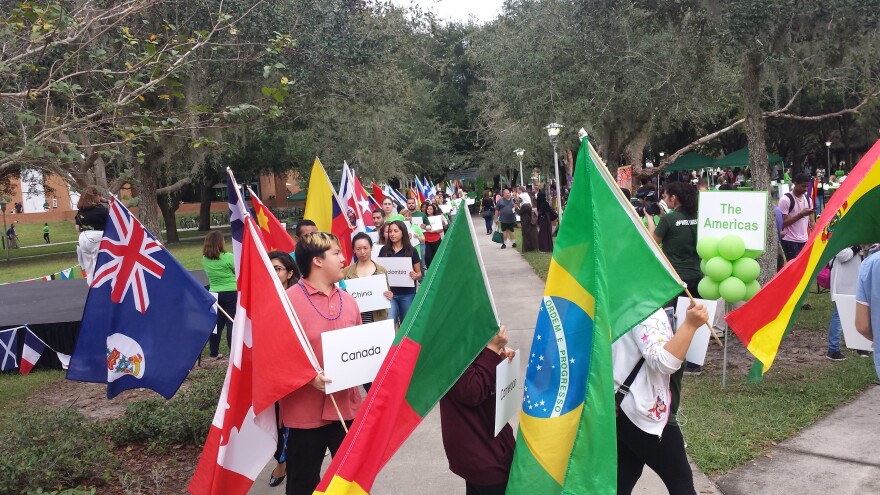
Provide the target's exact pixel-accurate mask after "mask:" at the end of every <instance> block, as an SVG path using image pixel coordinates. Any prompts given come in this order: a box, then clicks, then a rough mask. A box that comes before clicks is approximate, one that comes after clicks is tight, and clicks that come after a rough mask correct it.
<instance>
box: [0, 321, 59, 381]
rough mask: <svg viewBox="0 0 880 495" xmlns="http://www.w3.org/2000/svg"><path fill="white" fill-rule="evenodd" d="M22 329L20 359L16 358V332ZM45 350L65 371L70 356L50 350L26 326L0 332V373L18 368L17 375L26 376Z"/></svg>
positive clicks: (50, 348)
mask: <svg viewBox="0 0 880 495" xmlns="http://www.w3.org/2000/svg"><path fill="white" fill-rule="evenodd" d="M22 328H23V329H24V345H23V346H22V351H21V359H19V357H18V331H19V330H21V329H22ZM46 349H49V350H50V351H52V352H54V353H55V354H56V355H57V356H58V360H59V361H61V366H62V367H63V368H64V369H67V368H68V366H69V365H70V356H69V355H67V354H64V353H63V352H58V351H56V350H55V349H52V347H50V346H49V345H48V344H46V342H44V341H43V339H41V338H39V337H37V334H35V333H34V332H33V330H31V329H30V328H29V327H28V326H27V325H22V326H20V327H15V328H7V329H5V330H0V356H2V357H0V371H12V370H14V369H16V368H18V371H19V373H21V374H22V375H27V374H29V373H30V372H31V370H32V369H33V368H34V366H36V364H37V361H39V360H40V357H41V356H42V355H43V352H45V350H46Z"/></svg>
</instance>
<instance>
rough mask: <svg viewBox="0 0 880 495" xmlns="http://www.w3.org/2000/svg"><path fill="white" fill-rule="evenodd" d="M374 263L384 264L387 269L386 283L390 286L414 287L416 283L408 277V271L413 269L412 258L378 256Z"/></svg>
mask: <svg viewBox="0 0 880 495" xmlns="http://www.w3.org/2000/svg"><path fill="white" fill-rule="evenodd" d="M376 263H379V264H380V265H382V266H384V267H385V269H386V270H388V284H389V285H391V287H415V286H416V283H415V281H414V280H413V279H411V278H409V274H410V272H412V271H413V263H412V258H409V257H403V258H397V257H395V258H390V257H379V258H377V259H376Z"/></svg>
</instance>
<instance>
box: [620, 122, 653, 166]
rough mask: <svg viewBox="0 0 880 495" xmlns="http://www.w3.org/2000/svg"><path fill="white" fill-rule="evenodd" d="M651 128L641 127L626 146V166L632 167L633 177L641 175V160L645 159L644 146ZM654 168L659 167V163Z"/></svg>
mask: <svg viewBox="0 0 880 495" xmlns="http://www.w3.org/2000/svg"><path fill="white" fill-rule="evenodd" d="M650 131H651V127H650V126H648V125H645V126H642V128H641V129H640V130H639V132H638V133H637V134H636V136H635V138H633V140H632V141H630V142H629V144H627V146H626V151H625V154H626V165H632V168H633V169H632V172H633V177H635V176H636V175H641V174H642V160H644V158H645V145H646V144H647V143H648V137H649V136H650V133H651V132H650ZM655 166H658V167H659V166H660V164H659V163H657V164H655Z"/></svg>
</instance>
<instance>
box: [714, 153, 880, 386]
mask: <svg viewBox="0 0 880 495" xmlns="http://www.w3.org/2000/svg"><path fill="white" fill-rule="evenodd" d="M878 186H880V141H878V142H876V143H874V146H872V147H871V149H870V150H869V151H868V153H867V154H866V155H865V156H864V157H863V158H862V159H861V161H859V163H858V164H857V165H856V167H855V168H854V169H853V170H852V172H851V173H850V174H849V175H848V176H847V178H846V180H845V181H844V182H843V184H842V185H841V186H840V189H838V190H837V192H835V193H834V195H832V196H831V200H830V201H828V204H827V205H826V206H825V209H824V210H823V211H822V216H821V217H819V221H818V222H817V223H816V227H815V228H814V229H813V232H812V233H811V234H810V237H809V239H807V244H806V245H805V246H804V248H803V250H802V251H801V253H800V254H799V255H798V256H797V257H796V258H795V259H794V260H792V261H790V262H789V263H788V264H787V265H785V266H784V267H783V268H782V270H780V271H779V273H777V274H776V276H775V277H773V279H772V280H770V282H768V283H767V285H765V286H764V288H762V289H761V290H760V291H759V292H758V293H757V294H756V295H755V296H754V297H753V298H752V299H751V300H749V301H748V302H747V303H745V304H744V305H743V306H742V307H740V308H739V309H737V310H735V311H732V312H731V313H730V314H728V315H727V316H726V317H725V320H727V323H728V324H729V325H730V328H731V329H732V330H733V332H734V333H736V335H737V337H739V339H740V340H742V342H743V344H744V345H745V346H746V348H747V349H748V350H749V352H751V353H752V355H754V356H755V358H756V359H757V360H758V361H760V362H761V363H763V365H764V366H763V371H764V373H766V372H767V370H768V369H770V366H771V365H772V364H773V360H774V359H775V358H776V352H777V350H778V349H779V343H780V342H781V341H782V337H783V336H784V335H785V333H786V332H788V329H789V328H791V324H792V322H794V320H795V318H796V316H797V312H798V310H799V309H800V307H801V302H802V301H803V299H804V298H805V297H806V295H807V291H808V289H809V286H810V283H811V282H812V281H813V280H814V279H815V278H816V275H818V274H819V272H820V271H821V270H822V268H823V267H824V266H825V265H826V264H827V263H828V262H829V261H830V260H831V258H833V257H834V256H835V255H836V254H837V253H839V252H840V251H842V250H843V249H844V248H847V247H849V246H852V245H855V244H865V243H871V242H877V241H878V240H880V188H878Z"/></svg>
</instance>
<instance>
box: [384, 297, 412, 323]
mask: <svg viewBox="0 0 880 495" xmlns="http://www.w3.org/2000/svg"><path fill="white" fill-rule="evenodd" d="M415 298H416V295H415V294H403V295H399V296H398V295H395V296H394V297H393V298H392V299H391V308H389V309H388V318H389V319H390V320H391V321H393V322H397V320H398V319H399V320H400V323H403V319H404V318H406V314H407V313H409V307H410V306H412V303H413V299H415Z"/></svg>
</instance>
